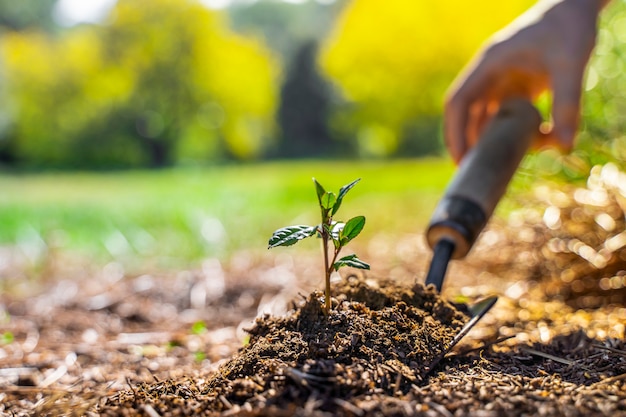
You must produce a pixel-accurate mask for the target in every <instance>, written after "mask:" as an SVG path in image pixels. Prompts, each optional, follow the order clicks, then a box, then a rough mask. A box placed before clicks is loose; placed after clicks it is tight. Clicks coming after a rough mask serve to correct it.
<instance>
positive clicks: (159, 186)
mask: <svg viewBox="0 0 626 417" xmlns="http://www.w3.org/2000/svg"><path fill="white" fill-rule="evenodd" d="M453 170H454V168H453V166H452V164H451V163H450V161H449V160H447V159H434V158H433V159H420V160H400V161H397V160H396V161H392V162H387V161H386V162H356V163H355V162H336V161H322V162H320V161H307V162H302V161H299V162H280V163H265V164H252V165H231V166H222V167H213V168H202V169H191V168H176V169H170V170H161V171H130V172H128V171H127V172H113V173H44V174H20V175H17V174H15V175H12V174H3V175H2V176H0V225H2V226H1V227H0V244H1V245H5V246H6V245H9V246H16V247H18V248H19V249H20V250H21V251H22V252H24V253H25V254H27V255H28V256H29V257H31V258H33V259H36V258H37V257H38V256H41V255H42V254H45V253H46V251H47V250H49V249H50V248H57V249H62V250H72V251H78V252H83V253H84V254H86V255H89V256H94V257H96V258H98V259H100V260H106V259H120V260H129V261H130V260H141V259H152V260H155V259H156V260H158V265H160V266H164V267H176V266H180V265H181V264H183V263H189V262H193V261H195V260H198V259H200V258H203V257H207V256H225V255H228V254H229V253H232V251H235V250H242V249H251V250H259V251H261V250H265V248H266V245H267V240H268V238H269V236H270V235H271V233H272V232H273V231H274V230H275V229H277V228H279V227H282V226H287V225H291V224H298V223H309V224H315V223H316V222H317V221H318V218H317V216H318V211H317V208H316V204H317V203H316V196H315V191H314V187H313V183H312V181H311V177H315V178H317V179H318V181H320V182H321V183H322V184H323V185H324V186H325V187H326V189H327V190H333V191H335V192H336V191H337V190H338V189H339V187H340V186H342V185H344V184H346V183H348V182H350V181H351V180H353V179H355V178H362V181H361V182H360V183H359V184H358V185H357V186H356V187H355V188H354V189H353V190H352V191H351V192H350V193H349V194H348V196H347V197H346V200H345V203H344V205H343V206H342V210H341V211H340V212H339V214H340V216H339V219H340V220H347V218H348V217H351V216H354V215H357V214H363V215H365V216H366V217H367V221H368V223H367V225H366V227H365V230H364V232H363V235H364V237H362V238H361V239H367V237H368V236H372V235H373V234H374V233H376V232H379V231H385V232H388V233H390V234H393V233H402V232H405V231H406V232H411V233H412V232H419V231H421V229H422V228H423V227H424V226H425V224H426V222H427V221H428V218H429V216H430V214H431V211H432V209H433V208H434V206H435V204H436V202H437V200H438V199H439V197H440V196H441V194H442V192H443V190H444V188H445V186H446V184H447V182H448V181H449V179H450V178H451V176H452V173H453ZM311 247H312V248H313V247H315V248H316V249H317V247H316V246H315V245H314V244H313V243H311Z"/></svg>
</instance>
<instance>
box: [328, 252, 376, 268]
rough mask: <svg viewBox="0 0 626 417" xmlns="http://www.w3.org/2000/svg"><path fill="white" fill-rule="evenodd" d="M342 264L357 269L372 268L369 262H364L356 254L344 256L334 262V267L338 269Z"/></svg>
mask: <svg viewBox="0 0 626 417" xmlns="http://www.w3.org/2000/svg"><path fill="white" fill-rule="evenodd" d="M342 266H349V267H352V268H357V269H370V266H369V264H367V263H365V262H363V261H362V260H360V259H359V258H357V256H356V255H355V254H352V255H348V256H344V257H343V258H341V259H339V260H338V261H337V262H335V263H334V264H333V268H334V269H335V271H337V270H338V269H339V268H341V267H342Z"/></svg>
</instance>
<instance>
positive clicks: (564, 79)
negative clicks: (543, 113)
mask: <svg viewBox="0 0 626 417" xmlns="http://www.w3.org/2000/svg"><path fill="white" fill-rule="evenodd" d="M552 88H553V92H554V97H553V101H552V118H553V123H554V125H553V127H552V131H551V134H550V136H551V139H552V141H554V142H556V143H557V144H558V146H559V147H560V148H562V149H563V150H566V151H569V150H571V149H572V147H573V146H574V138H575V136H576V130H577V129H578V123H579V120H580V97H581V94H582V74H580V76H578V75H576V76H573V75H571V74H570V75H569V76H568V75H566V74H559V76H558V77H555V79H554V80H553V87H552Z"/></svg>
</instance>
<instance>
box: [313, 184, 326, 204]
mask: <svg viewBox="0 0 626 417" xmlns="http://www.w3.org/2000/svg"><path fill="white" fill-rule="evenodd" d="M313 182H314V183H315V193H316V194H317V201H318V202H319V204H320V207H323V205H322V197H324V195H325V194H326V190H325V189H324V187H322V184H320V183H319V182H317V180H316V179H315V178H313Z"/></svg>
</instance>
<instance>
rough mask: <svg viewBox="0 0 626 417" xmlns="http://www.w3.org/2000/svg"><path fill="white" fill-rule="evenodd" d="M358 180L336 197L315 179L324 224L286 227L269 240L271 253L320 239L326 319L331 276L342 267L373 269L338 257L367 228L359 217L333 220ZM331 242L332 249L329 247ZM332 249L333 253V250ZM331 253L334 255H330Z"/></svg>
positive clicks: (358, 261)
mask: <svg viewBox="0 0 626 417" xmlns="http://www.w3.org/2000/svg"><path fill="white" fill-rule="evenodd" d="M359 181H360V178H359V179H356V180H354V181H352V182H351V183H350V184H347V185H344V186H343V187H341V188H340V189H339V193H338V194H335V193H332V192H329V191H326V190H325V189H324V187H322V185H321V184H320V183H319V182H317V180H315V178H313V182H314V183H315V191H316V193H317V201H318V203H319V207H320V211H321V214H322V222H321V223H320V224H318V225H317V226H305V225H298V226H287V227H283V228H281V229H278V230H277V231H275V232H274V234H273V235H272V237H271V238H270V240H269V246H268V249H271V248H275V247H277V246H291V245H294V244H296V243H297V242H299V241H300V240H302V239H305V238H307V237H311V236H313V235H317V236H318V237H320V238H321V239H322V249H323V253H324V275H325V283H326V289H325V291H324V296H325V297H324V298H325V303H324V312H325V313H326V315H328V314H329V313H330V309H331V303H330V276H331V274H332V273H333V271H337V270H339V268H341V267H343V266H349V267H352V268H358V269H370V266H369V265H368V264H366V263H365V262H363V261H362V260H360V259H359V258H358V257H357V256H356V255H354V254H352V255H348V256H344V257H343V258H340V259H337V258H338V257H339V252H341V250H342V249H343V248H344V247H345V246H346V245H347V244H348V243H349V242H350V241H351V240H352V239H354V238H355V237H357V236H358V235H359V233H361V230H363V226H365V217H364V216H356V217H353V218H351V219H350V220H348V221H347V222H345V223H344V222H341V221H335V220H334V219H333V216H334V215H335V214H336V213H337V211H338V210H339V207H340V206H341V203H342V202H343V198H344V197H345V196H346V194H347V193H348V191H350V190H351V189H352V187H354V186H355V185H356V184H357V183H358V182H359ZM329 242H332V248H331V247H330V245H329ZM331 249H332V250H331ZM331 252H332V253H331Z"/></svg>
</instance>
